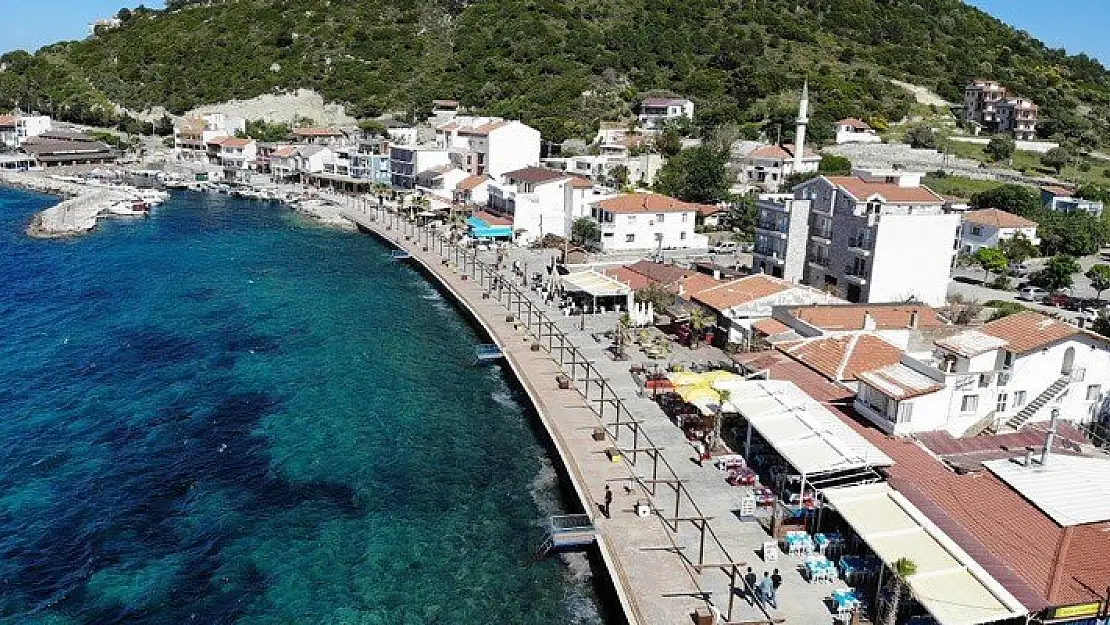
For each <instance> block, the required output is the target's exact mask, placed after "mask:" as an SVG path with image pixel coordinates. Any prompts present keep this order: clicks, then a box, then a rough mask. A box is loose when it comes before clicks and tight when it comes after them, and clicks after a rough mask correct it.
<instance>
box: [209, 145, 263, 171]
mask: <svg viewBox="0 0 1110 625" xmlns="http://www.w3.org/2000/svg"><path fill="white" fill-rule="evenodd" d="M205 147H206V149H207V153H208V162H209V163H211V164H213V165H220V166H221V167H224V168H225V169H237V170H245V169H251V168H253V167H254V161H255V158H256V157H257V156H258V142H257V141H255V140H254V139H240V138H237V137H217V138H215V139H210V140H209V141H208V142H207V143H206V144H205Z"/></svg>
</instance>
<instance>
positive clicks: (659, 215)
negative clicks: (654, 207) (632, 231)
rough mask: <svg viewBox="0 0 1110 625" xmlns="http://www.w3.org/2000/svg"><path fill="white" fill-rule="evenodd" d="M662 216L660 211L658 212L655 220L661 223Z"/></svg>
mask: <svg viewBox="0 0 1110 625" xmlns="http://www.w3.org/2000/svg"><path fill="white" fill-rule="evenodd" d="M663 217H664V215H663V214H662V213H660V214H658V215H656V216H655V221H656V222H658V223H663Z"/></svg>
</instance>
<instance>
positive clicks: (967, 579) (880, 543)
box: [824, 484, 1028, 625]
mask: <svg viewBox="0 0 1110 625" xmlns="http://www.w3.org/2000/svg"><path fill="white" fill-rule="evenodd" d="M824 494H825V501H826V502H828V503H829V504H831V505H832V506H834V507H835V508H836V510H837V512H839V513H840V516H841V517H843V518H844V520H845V521H846V522H847V523H848V524H849V525H851V526H852V529H853V530H854V531H855V532H856V533H857V534H859V536H860V538H862V539H863V541H864V542H865V543H867V546H868V547H870V548H871V550H872V551H874V552H875V554H876V555H878V556H879V558H881V559H882V561H883V562H884V563H885V564H887V565H888V566H892V565H893V564H894V563H895V562H897V561H898V560H899V559H901V558H908V559H909V560H912V561H913V563H914V564H915V565H916V567H917V570H916V572H915V573H914V574H913V575H910V576H909V577H907V578H906V582H907V584H908V585H909V587H910V591H911V592H912V593H913V596H914V598H915V599H917V602H918V603H920V604H921V605H922V607H924V608H925V609H926V610H928V611H929V613H930V614H931V615H932V616H933V618H935V619H936V620H937V622H938V623H940V625H979V624H981V623H990V622H993V621H997V620H1002V619H1009V618H1015V617H1021V616H1025V615H1026V614H1028V610H1026V609H1025V607H1024V606H1022V605H1021V603H1020V602H1019V601H1018V600H1017V599H1015V598H1014V597H1013V595H1011V594H1010V593H1009V592H1007V591H1006V589H1005V588H1003V587H1002V585H1001V584H999V583H998V582H997V581H996V580H995V579H994V578H993V577H991V576H990V574H989V573H987V572H986V571H985V570H983V568H982V567H981V566H979V564H978V563H977V562H975V560H974V559H972V558H971V556H969V555H968V554H967V552H965V551H964V550H963V549H961V548H960V547H959V545H957V544H956V543H955V542H953V541H952V539H951V538H949V537H948V536H947V535H946V534H944V532H942V531H941V530H940V528H938V527H937V526H936V525H934V524H933V523H932V522H931V521H930V520H929V519H928V517H926V516H925V515H924V514H922V512H921V511H920V510H918V509H917V508H916V507H915V506H914V505H913V504H911V503H910V502H909V501H908V500H907V499H906V498H905V497H903V496H902V495H901V494H900V493H898V492H897V491H895V490H893V489H892V488H890V486H888V485H887V484H865V485H862V486H849V487H845V488H830V489H827V490H825V491H824Z"/></svg>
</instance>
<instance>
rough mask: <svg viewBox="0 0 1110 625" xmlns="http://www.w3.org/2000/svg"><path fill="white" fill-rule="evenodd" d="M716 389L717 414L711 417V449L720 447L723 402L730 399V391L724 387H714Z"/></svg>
mask: <svg viewBox="0 0 1110 625" xmlns="http://www.w3.org/2000/svg"><path fill="white" fill-rule="evenodd" d="M714 390H716V391H717V414H716V417H715V418H714V419H713V451H716V450H718V449H720V448H721V425H722V423H723V421H724V412H725V404H726V403H728V400H729V399H732V391H730V390H728V389H726V388H720V389H714Z"/></svg>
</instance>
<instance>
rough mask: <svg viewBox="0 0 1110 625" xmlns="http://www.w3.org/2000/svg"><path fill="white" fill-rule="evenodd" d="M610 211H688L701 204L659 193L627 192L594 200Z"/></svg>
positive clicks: (695, 208) (603, 208)
mask: <svg viewBox="0 0 1110 625" xmlns="http://www.w3.org/2000/svg"><path fill="white" fill-rule="evenodd" d="M594 205H595V206H597V207H598V208H600V209H602V210H605V211H608V212H610V213H619V214H629V213H686V212H696V211H697V210H698V207H699V206H701V205H700V204H690V203H688V202H683V201H682V200H678V199H675V198H673V197H669V196H666V195H659V194H658V193H625V194H623V195H618V196H615V197H611V198H609V199H605V200H598V201H597V202H594Z"/></svg>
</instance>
